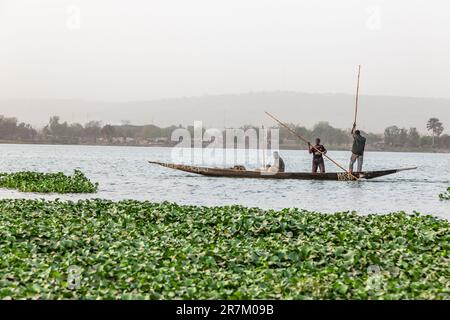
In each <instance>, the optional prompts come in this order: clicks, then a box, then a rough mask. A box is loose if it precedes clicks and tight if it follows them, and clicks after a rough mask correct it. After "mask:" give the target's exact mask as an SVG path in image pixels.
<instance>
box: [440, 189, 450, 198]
mask: <svg viewBox="0 0 450 320" xmlns="http://www.w3.org/2000/svg"><path fill="white" fill-rule="evenodd" d="M439 198H441V199H442V200H450V187H448V188H447V191H446V192H443V193H441V194H440V195H439Z"/></svg>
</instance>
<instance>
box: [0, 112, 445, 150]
mask: <svg viewBox="0 0 450 320" xmlns="http://www.w3.org/2000/svg"><path fill="white" fill-rule="evenodd" d="M424 125H426V128H427V130H428V131H429V134H428V135H421V134H420V133H419V132H418V130H417V128H400V127H398V126H395V125H393V126H389V127H387V128H386V129H385V131H384V134H375V133H370V132H362V134H363V135H364V136H365V137H366V138H367V143H368V145H369V146H374V147H378V148H384V149H395V148H400V149H401V148H410V149H432V148H439V149H450V136H449V135H448V134H443V132H444V126H443V124H442V122H440V121H439V119H437V118H430V119H429V120H428V122H427V123H426V124H424ZM290 126H291V127H292V128H293V129H294V130H295V131H296V132H297V133H298V134H300V135H301V136H303V137H305V138H306V139H308V140H309V141H311V142H313V141H314V139H315V138H316V137H320V138H321V140H322V142H323V143H324V144H326V145H327V146H328V147H330V146H331V147H344V146H348V145H349V144H351V142H352V137H351V135H350V132H349V130H344V129H338V128H334V127H333V126H331V125H330V124H329V123H328V122H319V123H317V124H316V125H315V126H314V127H313V128H312V129H308V128H305V127H304V126H300V125H296V124H291V125H290ZM178 128H183V126H181V125H179V126H174V125H173V126H169V127H158V126H156V125H152V124H150V125H133V124H130V123H129V122H128V121H123V122H122V123H121V124H120V125H112V124H105V125H102V123H101V122H100V121H90V122H88V123H86V124H84V125H81V124H79V123H68V122H62V121H61V119H60V118H59V117H58V116H53V117H51V118H50V120H49V122H48V124H47V125H45V126H44V127H43V128H42V129H35V128H33V127H32V126H31V125H30V124H26V123H23V122H19V121H18V120H17V119H16V118H8V117H4V116H1V115H0V140H2V141H8V142H25V143H26V142H31V143H62V144H69V143H70V144H83V143H86V144H87V143H89V144H118V145H120V144H132V145H135V144H139V145H151V144H157V143H160V144H170V140H171V135H172V132H173V131H174V130H175V129H178ZM250 128H254V129H258V127H255V126H251V125H246V126H243V129H250ZM186 129H188V130H189V131H191V132H193V130H194V129H193V127H192V126H188V127H186ZM280 143H281V144H282V145H293V146H301V145H302V142H300V141H299V140H298V139H296V138H295V137H293V136H292V134H291V133H290V132H289V131H288V130H286V129H285V128H282V127H281V128H280Z"/></svg>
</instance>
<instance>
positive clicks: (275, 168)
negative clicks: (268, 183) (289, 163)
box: [266, 151, 286, 173]
mask: <svg viewBox="0 0 450 320" xmlns="http://www.w3.org/2000/svg"><path fill="white" fill-rule="evenodd" d="M266 169H267V171H268V172H274V173H277V172H285V170H286V166H285V164H284V160H283V159H282V158H281V157H280V154H279V153H278V151H274V152H273V159H272V162H271V164H268V165H267V166H266Z"/></svg>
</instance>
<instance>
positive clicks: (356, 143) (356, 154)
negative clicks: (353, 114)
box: [349, 123, 366, 172]
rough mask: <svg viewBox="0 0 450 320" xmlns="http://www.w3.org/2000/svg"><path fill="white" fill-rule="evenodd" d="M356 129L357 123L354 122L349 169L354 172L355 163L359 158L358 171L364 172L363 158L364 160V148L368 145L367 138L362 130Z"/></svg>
mask: <svg viewBox="0 0 450 320" xmlns="http://www.w3.org/2000/svg"><path fill="white" fill-rule="evenodd" d="M355 129H356V123H354V124H353V129H352V136H353V146H352V156H351V158H350V167H349V171H350V172H353V165H354V164H355V161H356V160H358V172H362V166H363V160H364V148H365V147H366V138H364V137H363V136H362V135H361V132H360V131H359V130H355Z"/></svg>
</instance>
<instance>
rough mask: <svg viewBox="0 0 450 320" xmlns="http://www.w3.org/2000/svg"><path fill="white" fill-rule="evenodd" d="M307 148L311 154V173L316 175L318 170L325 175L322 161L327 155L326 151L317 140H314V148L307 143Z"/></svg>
mask: <svg viewBox="0 0 450 320" xmlns="http://www.w3.org/2000/svg"><path fill="white" fill-rule="evenodd" d="M308 147H309V153H312V154H313V162H312V172H313V173H316V172H317V169H318V168H320V172H321V173H325V162H324V161H323V155H324V154H326V153H327V149H325V147H324V146H323V145H321V144H320V139H319V138H317V139H316V145H315V146H314V147H313V146H312V145H311V143H309V142H308ZM319 151H320V152H319Z"/></svg>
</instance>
